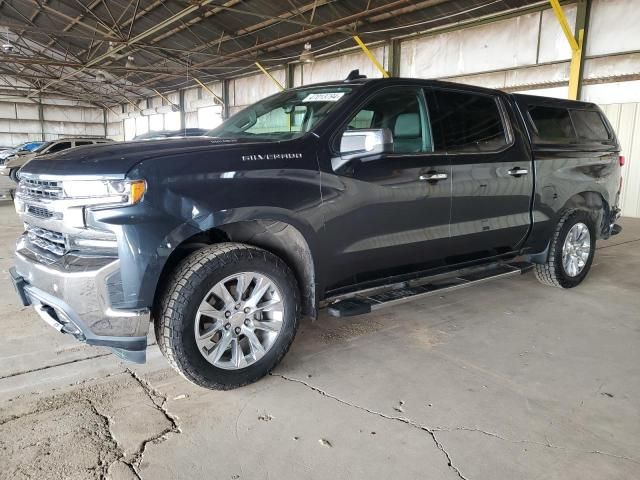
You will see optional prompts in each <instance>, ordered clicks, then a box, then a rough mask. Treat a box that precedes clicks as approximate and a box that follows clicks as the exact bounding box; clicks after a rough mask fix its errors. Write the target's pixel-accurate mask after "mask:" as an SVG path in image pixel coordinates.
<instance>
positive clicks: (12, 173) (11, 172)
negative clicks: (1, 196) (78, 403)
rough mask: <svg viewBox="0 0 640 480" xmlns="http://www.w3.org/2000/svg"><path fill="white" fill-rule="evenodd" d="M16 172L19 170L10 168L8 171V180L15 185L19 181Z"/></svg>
mask: <svg viewBox="0 0 640 480" xmlns="http://www.w3.org/2000/svg"><path fill="white" fill-rule="evenodd" d="M18 170H20V169H19V168H12V169H11V170H9V178H10V179H11V180H13V181H14V182H15V183H18V182H19V181H20V177H19V176H18Z"/></svg>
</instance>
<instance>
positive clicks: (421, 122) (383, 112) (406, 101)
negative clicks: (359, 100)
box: [347, 88, 432, 153]
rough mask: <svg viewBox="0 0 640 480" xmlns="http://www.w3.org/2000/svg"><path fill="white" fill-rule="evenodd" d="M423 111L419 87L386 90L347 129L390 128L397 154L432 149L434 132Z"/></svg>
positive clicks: (369, 102) (353, 118)
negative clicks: (430, 131)
mask: <svg viewBox="0 0 640 480" xmlns="http://www.w3.org/2000/svg"><path fill="white" fill-rule="evenodd" d="M422 110H423V109H422V108H421V105H420V92H419V91H418V90H414V89H412V88H392V89H385V90H383V91H382V92H380V93H378V94H377V95H375V96H374V97H373V98H372V99H371V100H369V101H368V102H367V103H366V104H365V105H364V106H363V107H362V108H361V109H360V110H358V112H357V113H356V114H355V115H354V116H353V117H352V119H351V121H350V122H349V125H348V126H347V130H358V129H369V128H388V129H389V130H390V131H391V133H392V134H393V151H394V152H395V153H418V152H424V151H426V152H431V151H432V146H431V135H430V133H429V130H428V125H426V122H425V119H424V114H423V112H422Z"/></svg>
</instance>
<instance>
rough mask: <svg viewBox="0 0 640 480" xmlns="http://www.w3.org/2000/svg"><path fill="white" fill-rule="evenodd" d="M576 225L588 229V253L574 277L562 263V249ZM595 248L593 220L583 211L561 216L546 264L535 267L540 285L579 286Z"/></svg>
mask: <svg viewBox="0 0 640 480" xmlns="http://www.w3.org/2000/svg"><path fill="white" fill-rule="evenodd" d="M576 223H583V224H585V225H586V226H587V228H588V229H589V235H590V237H591V238H590V251H589V256H588V258H587V260H586V262H585V266H584V268H583V269H582V271H581V272H580V273H579V274H578V275H576V276H573V277H572V276H570V275H569V274H568V273H567V272H566V271H565V269H564V266H563V263H562V247H563V245H564V242H565V239H566V237H567V234H568V233H569V230H571V227H573V226H574V225H575V224H576ZM595 248H596V231H595V227H594V225H593V218H592V217H591V215H590V214H589V213H588V212H585V211H583V210H573V211H570V212H567V213H566V214H565V215H563V216H562V218H561V219H560V221H559V222H558V225H557V226H556V230H555V232H554V234H553V237H552V238H551V243H550V245H549V255H548V257H547V261H546V263H543V264H537V265H535V268H534V271H535V275H536V278H537V279H538V281H540V283H543V284H545V285H549V286H551V287H558V288H573V287H575V286H577V285H579V284H580V283H581V282H582V281H583V280H584V278H585V277H586V276H587V274H588V273H589V269H590V268H591V264H592V262H593V255H594V253H595Z"/></svg>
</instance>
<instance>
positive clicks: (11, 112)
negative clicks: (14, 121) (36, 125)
mask: <svg viewBox="0 0 640 480" xmlns="http://www.w3.org/2000/svg"><path fill="white" fill-rule="evenodd" d="M0 118H16V104H15V103H9V102H0Z"/></svg>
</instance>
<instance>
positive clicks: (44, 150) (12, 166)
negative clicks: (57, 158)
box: [0, 138, 111, 183]
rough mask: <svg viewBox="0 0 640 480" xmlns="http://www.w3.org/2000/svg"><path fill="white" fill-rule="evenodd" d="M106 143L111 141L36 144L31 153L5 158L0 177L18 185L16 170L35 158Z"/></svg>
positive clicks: (72, 140) (78, 139)
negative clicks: (2, 176) (5, 176)
mask: <svg viewBox="0 0 640 480" xmlns="http://www.w3.org/2000/svg"><path fill="white" fill-rule="evenodd" d="M107 142H111V140H109V139H106V138H60V139H58V140H53V141H50V142H37V143H40V145H38V146H37V147H36V148H34V149H33V150H32V151H30V152H28V153H25V154H24V155H13V156H12V157H9V158H7V159H6V160H5V162H4V164H3V165H0V175H7V176H9V178H11V180H13V181H14V182H16V183H18V170H20V168H22V166H23V165H24V164H25V163H27V162H28V161H30V160H32V159H34V158H36V157H39V156H41V155H48V154H50V153H56V152H61V151H62V150H67V149H69V148H74V147H81V146H84V145H95V144H97V143H107Z"/></svg>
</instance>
